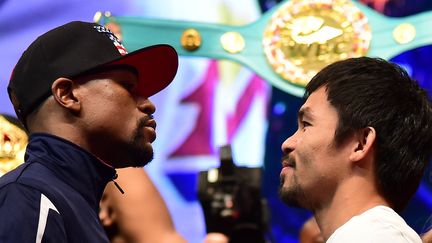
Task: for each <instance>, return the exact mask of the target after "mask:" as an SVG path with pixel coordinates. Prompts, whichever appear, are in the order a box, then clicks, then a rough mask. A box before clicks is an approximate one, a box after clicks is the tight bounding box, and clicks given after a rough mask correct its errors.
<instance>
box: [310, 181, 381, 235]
mask: <svg viewBox="0 0 432 243" xmlns="http://www.w3.org/2000/svg"><path fill="white" fill-rule="evenodd" d="M379 205H384V206H389V204H388V203H387V202H386V200H385V199H384V198H383V197H382V196H380V195H379V194H378V192H377V191H376V189H375V187H374V186H373V185H370V184H368V183H364V181H362V179H361V178H360V179H359V178H352V179H350V180H348V181H346V182H345V183H344V184H343V185H341V186H340V187H339V188H338V190H337V191H336V193H335V194H334V197H333V198H332V200H331V201H330V202H329V203H328V204H327V205H325V206H323V207H322V208H320V209H316V210H314V216H315V218H316V221H317V223H318V225H319V227H320V229H321V233H322V235H323V237H324V239H325V240H327V239H328V238H329V237H330V236H331V235H332V234H333V233H334V232H335V231H336V229H338V228H339V227H341V226H342V225H343V224H345V223H346V222H348V221H349V220H350V219H351V218H352V217H354V216H356V215H360V214H362V213H363V212H365V211H367V210H369V209H371V208H373V207H375V206H379Z"/></svg>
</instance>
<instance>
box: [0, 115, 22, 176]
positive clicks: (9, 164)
mask: <svg viewBox="0 0 432 243" xmlns="http://www.w3.org/2000/svg"><path fill="white" fill-rule="evenodd" d="M27 143H28V137H27V134H26V133H25V132H24V131H23V130H21V129H20V128H19V127H17V126H15V125H14V124H12V123H10V122H9V121H8V120H6V119H5V118H4V117H3V116H1V115H0V176H2V175H3V174H5V173H6V172H8V171H10V170H12V169H14V168H15V167H17V166H18V165H20V164H22V163H23V162H24V154H25V149H26V146H27Z"/></svg>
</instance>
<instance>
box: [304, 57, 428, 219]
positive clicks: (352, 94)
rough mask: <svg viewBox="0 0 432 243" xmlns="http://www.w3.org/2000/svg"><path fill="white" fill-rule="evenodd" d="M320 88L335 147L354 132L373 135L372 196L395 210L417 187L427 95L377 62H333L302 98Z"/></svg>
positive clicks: (424, 153)
mask: <svg viewBox="0 0 432 243" xmlns="http://www.w3.org/2000/svg"><path fill="white" fill-rule="evenodd" d="M320 87H325V88H326V92H327V97H328V98H327V99H328V101H329V102H330V104H331V105H333V106H334V107H335V108H336V110H337V112H338V116H339V123H338V126H337V129H336V131H335V143H336V145H340V144H342V143H343V142H344V140H345V139H346V138H347V137H348V136H350V135H352V134H353V133H354V132H355V131H358V130H359V129H362V128H365V127H368V126H370V127H373V128H374V129H375V130H376V134H377V140H376V144H375V146H376V155H375V165H374V166H375V175H376V178H377V181H376V183H377V188H378V191H379V192H380V193H381V194H382V195H383V197H384V198H385V199H386V200H387V201H388V202H389V203H390V204H391V206H392V207H393V208H394V209H395V210H396V211H398V212H399V211H401V210H402V209H403V208H405V206H406V204H407V203H408V201H409V200H410V199H411V197H412V196H413V194H414V193H415V191H416V190H417V188H418V185H419V183H420V181H421V177H422V175H423V173H424V170H425V168H426V166H427V164H428V161H429V159H430V156H431V151H432V109H431V103H430V101H429V99H428V96H427V92H426V91H425V90H424V89H422V88H421V87H420V86H419V85H418V83H417V82H416V81H415V80H413V79H411V78H410V76H409V75H408V74H407V72H406V71H405V70H403V69H402V68H401V67H399V66H398V65H396V64H393V63H390V62H387V61H385V60H383V59H380V58H370V57H360V58H350V59H347V60H343V61H339V62H336V63H333V64H331V65H329V66H327V67H325V68H324V69H323V70H321V71H320V72H319V73H318V74H317V75H316V76H315V77H313V78H312V80H311V81H310V82H309V84H308V85H307V87H306V93H305V96H304V98H305V99H307V98H308V97H309V95H310V94H311V93H313V92H314V91H316V90H317V89H318V88H320Z"/></svg>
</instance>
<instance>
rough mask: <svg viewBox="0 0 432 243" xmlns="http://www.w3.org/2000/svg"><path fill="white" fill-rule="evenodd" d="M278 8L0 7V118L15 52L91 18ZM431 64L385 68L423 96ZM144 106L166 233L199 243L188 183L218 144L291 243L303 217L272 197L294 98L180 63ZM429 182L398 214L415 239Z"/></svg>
mask: <svg viewBox="0 0 432 243" xmlns="http://www.w3.org/2000/svg"><path fill="white" fill-rule="evenodd" d="M278 3H279V1H276V0H261V1H255V0H237V1H229V0H205V1H203V0H201V1H199V0H183V1H174V0H158V1H149V0H123V1H117V0H105V1H95V0H63V1H54V0H39V1H26V2H23V1H13V0H0V50H2V52H3V56H2V58H0V67H1V69H0V112H1V113H6V114H11V115H14V112H13V108H12V105H11V104H10V102H9V98H8V95H7V92H6V87H7V84H8V81H9V77H10V74H11V72H12V69H13V67H14V65H15V63H16V62H17V61H18V59H19V57H20V55H21V54H22V52H23V51H24V50H25V48H26V47H27V46H28V45H29V44H30V43H31V42H32V41H33V40H34V39H35V38H36V37H37V36H39V35H40V34H42V33H44V32H46V31H48V30H49V29H52V28H54V27H56V26H59V25H61V24H64V23H66V22H69V21H72V20H83V21H93V16H94V14H95V13H96V12H97V11H102V12H105V11H110V12H111V14H112V15H113V16H138V17H145V18H153V19H170V20H185V21H195V22H205V23H213V24H223V25H246V24H249V23H252V22H254V21H257V20H258V19H259V18H260V17H261V16H262V13H264V12H266V11H267V10H268V9H270V8H272V7H274V6H275V5H276V4H278ZM359 3H361V4H364V7H365V8H370V9H369V10H370V11H377V12H381V13H383V14H385V15H386V16H388V17H403V16H413V15H415V14H417V13H424V12H426V11H430V10H432V2H431V1H428V0H415V1H413V0H411V1H408V0H375V1H373V0H363V1H360V2H359ZM372 9H375V10H372ZM387 31H389V30H387ZM416 31H417V33H421V32H422V30H421V29H416ZM387 41H388V40H387ZM126 42H127V41H126ZM377 43H379V40H378V42H377ZM386 43H387V42H386ZM126 48H127V45H126ZM431 55H432V48H431V46H420V47H416V48H415V49H411V50H409V51H405V52H403V53H401V54H400V55H398V56H391V57H386V58H391V60H392V61H394V62H397V63H399V64H401V65H402V66H403V67H404V68H405V69H406V70H407V71H408V72H409V73H410V75H412V76H413V77H414V78H415V79H417V80H418V81H419V82H420V84H421V85H422V86H423V87H425V88H427V89H428V90H429V92H432V77H431V75H432V73H431V72H430V64H429V59H430V56H431ZM151 100H152V101H153V102H154V103H155V104H156V106H157V112H156V114H155V116H156V119H157V122H158V129H157V130H158V138H157V140H156V142H155V143H154V147H155V159H154V161H153V162H152V163H151V164H149V165H148V166H147V167H146V170H147V171H148V172H149V174H150V176H151V177H152V179H153V181H154V182H155V184H156V186H157V187H158V189H159V190H160V191H161V193H162V195H163V197H164V199H165V200H166V203H167V205H168V207H169V210H170V212H171V215H172V216H173V219H174V222H175V225H176V228H177V229H178V231H179V232H180V233H181V234H182V235H183V236H184V237H185V238H186V239H187V240H188V241H189V242H193V243H194V242H202V239H203V237H204V235H205V225H204V219H203V214H202V211H201V208H200V206H199V203H198V201H197V195H196V189H197V188H196V183H197V173H198V171H200V170H207V169H209V168H213V167H217V166H218V165H219V158H218V157H217V155H218V148H219V147H220V146H222V145H224V144H227V143H231V144H232V150H233V155H234V160H235V162H236V164H237V165H239V166H249V167H257V166H264V169H265V173H264V183H263V193H264V195H265V196H266V197H267V200H268V202H269V206H270V210H271V230H270V236H271V238H272V239H273V242H297V234H298V230H299V228H300V226H301V225H302V224H303V222H304V221H305V220H306V219H307V218H308V217H309V216H310V212H308V211H306V210H303V209H298V208H292V207H287V206H285V205H284V204H282V203H281V202H280V201H279V199H278V196H277V189H278V185H279V173H280V169H281V165H280V156H281V151H280V145H281V143H282V142H283V141H284V140H285V139H286V138H287V137H288V136H290V135H291V134H292V133H293V132H294V131H295V130H296V129H297V123H296V118H297V111H298V108H299V107H300V106H301V104H302V100H301V98H298V97H297V96H294V95H291V94H288V93H287V92H286V91H283V90H281V89H279V88H276V87H272V86H271V85H270V84H269V83H268V82H266V81H264V80H263V79H261V78H260V77H258V76H257V75H256V74H255V73H254V72H252V71H251V70H250V69H249V68H246V67H243V66H241V65H240V64H238V63H234V62H231V61H226V60H215V59H208V58H203V57H181V58H180V65H179V71H178V74H177V77H176V78H175V80H174V82H173V83H172V84H171V85H170V86H169V88H168V89H166V90H164V91H163V92H161V93H159V94H157V95H155V96H154V97H152V98H151ZM113 115H115V114H113ZM119 119H121V118H119ZM431 173H432V172H431V169H430V166H429V168H428V171H427V172H426V175H425V177H424V180H423V183H422V185H421V187H420V189H419V191H418V192H417V194H416V195H415V198H414V199H413V201H412V203H411V204H410V205H409V207H408V208H407V210H406V211H405V212H404V214H403V216H404V217H405V219H406V220H407V221H408V223H409V224H410V225H411V226H412V227H413V228H414V229H415V230H416V231H417V232H418V233H421V232H423V231H424V229H425V227H427V226H428V225H429V224H430V222H429V223H428V222H427V221H428V218H429V217H430V215H431V214H432V185H431ZM126 193H127V192H126ZM143 206H145V205H143Z"/></svg>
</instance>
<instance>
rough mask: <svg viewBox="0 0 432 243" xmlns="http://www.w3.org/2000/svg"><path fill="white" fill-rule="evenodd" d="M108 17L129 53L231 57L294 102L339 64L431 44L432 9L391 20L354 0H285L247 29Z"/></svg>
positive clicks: (247, 26) (214, 57) (107, 21)
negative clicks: (159, 50) (170, 51)
mask: <svg viewBox="0 0 432 243" xmlns="http://www.w3.org/2000/svg"><path fill="white" fill-rule="evenodd" d="M101 15H102V14H101V13H99V16H98V17H97V18H99V19H100V17H101ZM105 17H106V18H105V23H107V24H111V25H116V27H119V28H120V31H121V35H122V37H123V43H124V44H125V46H126V47H127V48H128V49H129V50H130V51H133V50H136V49H139V48H142V47H144V46H147V45H152V44H160V43H166V44H169V45H172V46H174V48H175V49H176V50H177V52H178V53H179V55H183V56H197V57H208V58H213V59H228V60H231V61H234V62H237V63H240V64H242V65H244V66H247V67H249V68H250V69H251V70H252V71H254V72H255V73H257V74H258V75H259V76H261V77H262V78H263V79H265V80H267V81H269V82H270V83H271V84H272V85H274V86H275V87H277V88H279V89H281V90H283V91H285V92H288V93H290V94H292V95H295V96H302V95H303V93H304V86H305V85H306V84H307V83H308V82H309V80H310V79H311V78H312V77H313V76H314V75H315V74H316V73H317V72H318V71H319V70H321V69H322V68H323V67H325V66H326V65H328V64H330V63H333V62H335V61H339V60H343V59H346V58H350V57H359V56H365V55H367V56H377V57H381V58H384V59H389V58H391V57H393V56H396V55H397V54H400V53H402V52H404V51H407V50H410V49H414V48H417V47H420V46H424V45H428V44H431V43H432V28H430V26H432V11H428V12H424V13H421V14H417V15H413V16H409V17H404V18H390V17H386V16H384V15H382V14H379V13H378V12H376V11H374V10H372V9H370V8H368V7H367V6H364V5H362V4H361V3H358V2H352V1H349V0H287V1H284V2H282V3H280V4H278V5H276V6H275V7H273V8H272V9H271V10H269V11H267V12H266V13H265V14H264V15H262V16H261V18H260V19H259V20H257V21H255V22H253V23H251V24H248V25H244V26H230V25H221V24H209V23H199V22H191V21H178V20H165V19H148V18H142V17H127V16H108V15H106V16H105Z"/></svg>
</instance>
